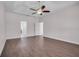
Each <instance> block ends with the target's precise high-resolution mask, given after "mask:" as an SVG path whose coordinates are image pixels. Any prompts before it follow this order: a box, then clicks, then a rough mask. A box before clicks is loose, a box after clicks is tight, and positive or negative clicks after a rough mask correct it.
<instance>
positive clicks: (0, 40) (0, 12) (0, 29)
mask: <svg viewBox="0 0 79 59" xmlns="http://www.w3.org/2000/svg"><path fill="white" fill-rule="evenodd" d="M4 14H5V12H4V6H3V4H2V3H1V2H0V55H1V53H2V50H3V47H4V45H5V41H6V39H5V20H4V19H5V15H4Z"/></svg>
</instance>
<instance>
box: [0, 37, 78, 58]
mask: <svg viewBox="0 0 79 59" xmlns="http://www.w3.org/2000/svg"><path fill="white" fill-rule="evenodd" d="M1 57H79V45H76V44H71V43H67V42H63V41H59V40H55V39H51V38H47V37H42V36H33V37H28V38H17V39H11V40H7V41H6V44H5V47H4V49H3V52H2V55H1Z"/></svg>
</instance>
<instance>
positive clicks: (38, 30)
mask: <svg viewBox="0 0 79 59" xmlns="http://www.w3.org/2000/svg"><path fill="white" fill-rule="evenodd" d="M35 35H43V22H40V23H35Z"/></svg>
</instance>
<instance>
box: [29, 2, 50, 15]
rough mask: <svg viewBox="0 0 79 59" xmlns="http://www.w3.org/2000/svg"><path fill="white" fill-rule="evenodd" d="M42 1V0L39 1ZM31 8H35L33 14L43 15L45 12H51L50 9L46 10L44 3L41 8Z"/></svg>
mask: <svg viewBox="0 0 79 59" xmlns="http://www.w3.org/2000/svg"><path fill="white" fill-rule="evenodd" d="M39 3H40V1H39ZM30 10H33V11H34V12H33V13H32V15H33V14H39V15H42V14H43V13H49V12H50V11H49V10H46V6H45V5H42V6H41V7H40V8H38V9H34V8H30Z"/></svg>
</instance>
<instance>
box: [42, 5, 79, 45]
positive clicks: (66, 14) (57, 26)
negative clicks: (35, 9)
mask: <svg viewBox="0 0 79 59" xmlns="http://www.w3.org/2000/svg"><path fill="white" fill-rule="evenodd" d="M43 21H44V36H47V37H50V38H55V39H58V40H62V41H67V42H71V43H76V44H79V5H78V4H76V5H73V6H71V7H68V8H65V9H62V10H60V11H56V12H55V13H52V14H51V15H49V16H47V17H45V18H43Z"/></svg>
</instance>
